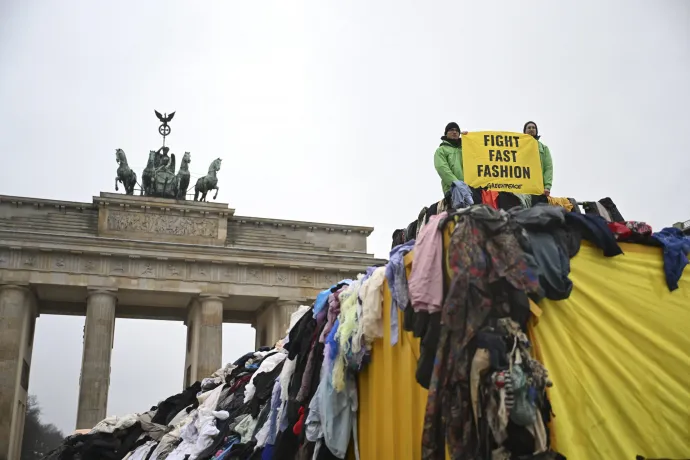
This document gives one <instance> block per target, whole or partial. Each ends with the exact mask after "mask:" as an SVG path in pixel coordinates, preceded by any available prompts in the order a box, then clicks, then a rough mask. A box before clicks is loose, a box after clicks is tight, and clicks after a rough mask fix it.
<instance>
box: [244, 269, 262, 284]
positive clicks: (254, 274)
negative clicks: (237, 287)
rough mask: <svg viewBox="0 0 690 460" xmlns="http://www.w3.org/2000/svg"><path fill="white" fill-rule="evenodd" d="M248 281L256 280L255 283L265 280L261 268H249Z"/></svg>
mask: <svg viewBox="0 0 690 460" xmlns="http://www.w3.org/2000/svg"><path fill="white" fill-rule="evenodd" d="M247 281H248V282H254V283H260V282H262V281H263V279H262V276H261V269H259V268H250V269H248V270H247Z"/></svg>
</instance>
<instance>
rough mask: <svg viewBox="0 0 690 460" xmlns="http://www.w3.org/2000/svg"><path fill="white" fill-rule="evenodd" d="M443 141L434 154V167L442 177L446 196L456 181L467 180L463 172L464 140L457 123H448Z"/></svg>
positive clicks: (442, 185)
mask: <svg viewBox="0 0 690 460" xmlns="http://www.w3.org/2000/svg"><path fill="white" fill-rule="evenodd" d="M441 140H442V141H443V142H441V145H439V147H438V148H437V149H436V153H435V154H434V167H435V168H436V172H437V173H438V175H439V176H440V177H441V187H443V194H444V195H445V194H446V193H447V192H448V191H449V190H450V186H451V185H452V184H453V182H454V181H456V180H461V181H464V180H465V179H464V178H465V175H464V174H463V172H462V139H460V127H459V126H458V124H457V123H455V122H450V123H448V125H447V126H446V130H445V133H444V136H443V137H442V138H441Z"/></svg>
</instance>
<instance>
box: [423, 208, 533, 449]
mask: <svg viewBox="0 0 690 460" xmlns="http://www.w3.org/2000/svg"><path fill="white" fill-rule="evenodd" d="M456 222H457V224H456V227H455V231H454V232H453V235H452V237H451V241H450V246H449V249H448V261H447V263H448V268H449V269H450V270H451V273H453V280H452V282H451V285H450V288H449V290H448V293H447V295H446V299H445V302H444V305H443V309H442V313H441V315H442V326H441V337H440V340H439V345H438V349H437V351H436V358H435V361H434V371H433V374H432V377H431V384H430V386H429V396H428V400H427V407H426V414H425V418H424V431H423V436H422V458H423V459H424V460H443V459H444V458H445V447H446V445H447V447H448V452H449V453H450V458H451V459H453V460H465V459H472V458H474V457H475V453H476V450H477V448H478V445H477V436H476V433H475V431H474V430H475V428H474V426H473V424H474V423H473V418H472V415H471V414H472V413H471V410H472V409H471V407H472V406H471V401H470V391H469V371H470V368H469V366H470V359H471V357H470V355H469V351H470V350H469V349H468V347H467V345H468V344H469V342H470V340H472V338H473V337H474V336H475V334H476V332H477V331H478V330H479V329H480V328H481V327H482V325H483V324H484V322H485V321H486V319H487V318H488V316H489V314H490V313H491V312H492V310H493V309H494V308H495V307H499V305H498V302H496V301H495V300H494V299H495V297H496V296H497V294H500V293H499V292H497V289H498V290H500V287H499V286H500V285H501V283H498V281H500V280H502V279H505V280H506V281H507V282H508V283H509V284H510V285H512V286H513V287H515V288H516V289H520V290H525V291H528V292H534V291H536V290H537V289H538V288H539V280H538V274H537V273H536V272H535V270H534V268H533V265H532V264H529V263H528V258H527V257H526V255H525V253H524V251H523V250H522V248H521V247H520V244H519V242H518V240H517V238H516V236H515V234H516V231H515V230H516V228H515V226H514V225H512V223H509V222H508V215H507V214H506V213H505V212H503V211H498V210H494V209H491V208H489V207H487V206H475V207H472V208H469V209H468V211H467V212H464V213H461V214H459V215H458V216H457V217H456Z"/></svg>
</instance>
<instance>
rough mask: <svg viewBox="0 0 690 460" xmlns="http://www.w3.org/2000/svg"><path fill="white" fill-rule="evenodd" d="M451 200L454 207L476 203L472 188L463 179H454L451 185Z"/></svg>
mask: <svg viewBox="0 0 690 460" xmlns="http://www.w3.org/2000/svg"><path fill="white" fill-rule="evenodd" d="M450 194H451V201H452V205H453V209H459V208H467V207H469V206H472V205H473V204H474V200H473V199H472V190H470V187H469V186H468V185H467V184H466V183H464V182H463V181H461V180H456V181H453V184H452V185H451V186H450Z"/></svg>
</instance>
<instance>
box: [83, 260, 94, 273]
mask: <svg viewBox="0 0 690 460" xmlns="http://www.w3.org/2000/svg"><path fill="white" fill-rule="evenodd" d="M95 269H96V264H95V263H94V261H93V260H90V259H87V260H85V261H84V271H87V272H92V271H94V270H95Z"/></svg>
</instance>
